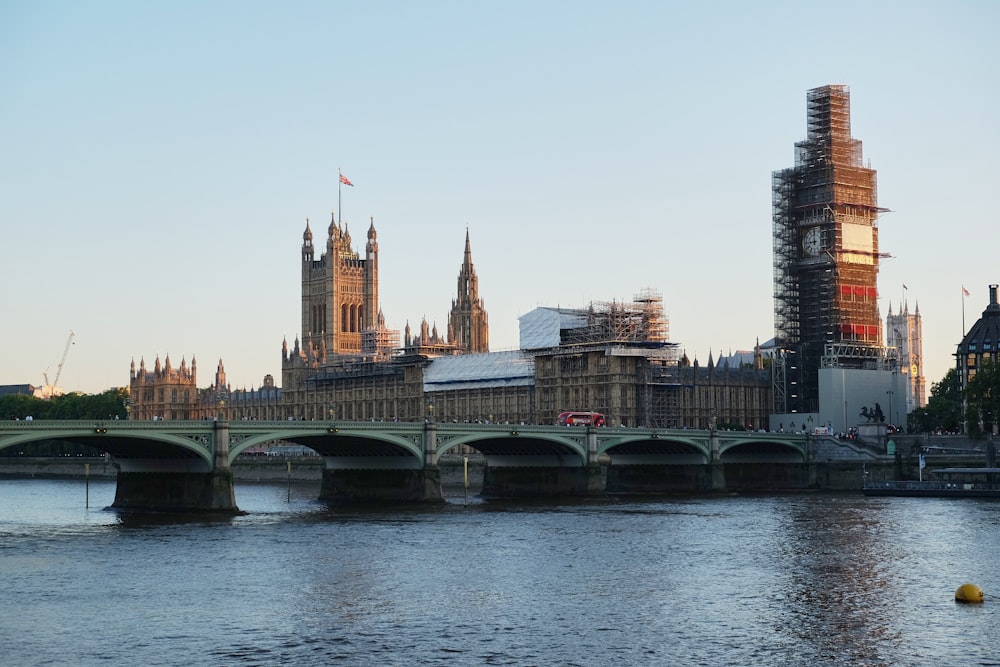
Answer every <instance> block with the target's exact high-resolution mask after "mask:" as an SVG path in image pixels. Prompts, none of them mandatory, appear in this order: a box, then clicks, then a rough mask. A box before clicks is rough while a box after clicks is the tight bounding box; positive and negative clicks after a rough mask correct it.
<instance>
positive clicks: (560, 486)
mask: <svg viewBox="0 0 1000 667" xmlns="http://www.w3.org/2000/svg"><path fill="white" fill-rule="evenodd" d="M603 490H604V482H603V479H602V474H601V467H600V466H599V465H588V466H526V467H513V466H491V465H490V462H489V457H487V459H486V465H485V466H484V467H483V488H482V491H481V495H483V496H485V497H488V498H489V497H492V498H555V497H567V496H591V495H599V494H601V493H602V492H603Z"/></svg>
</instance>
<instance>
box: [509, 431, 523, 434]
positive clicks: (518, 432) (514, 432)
mask: <svg viewBox="0 0 1000 667" xmlns="http://www.w3.org/2000/svg"><path fill="white" fill-rule="evenodd" d="M510 434H511V435H521V432H520V431H511V432H510Z"/></svg>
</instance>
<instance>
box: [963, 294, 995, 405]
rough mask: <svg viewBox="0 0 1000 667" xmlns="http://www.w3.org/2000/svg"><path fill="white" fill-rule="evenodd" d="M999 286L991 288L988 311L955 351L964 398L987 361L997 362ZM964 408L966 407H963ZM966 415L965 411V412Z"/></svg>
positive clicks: (971, 328)
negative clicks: (967, 388)
mask: <svg viewBox="0 0 1000 667" xmlns="http://www.w3.org/2000/svg"><path fill="white" fill-rule="evenodd" d="M997 290H998V286H997V285H990V286H989V295H990V300H989V303H987V304H986V310H984V311H983V314H982V316H980V318H979V319H978V320H976V323H975V324H973V325H972V326H971V327H970V328H969V331H968V333H966V334H965V336H964V337H963V338H962V342H961V343H959V344H958V349H957V350H956V351H955V362H956V371H957V373H958V382H959V388H960V389H961V391H962V394H963V396H964V394H965V389H966V387H968V386H969V381H970V380H972V378H974V377H976V372H977V371H978V370H979V369H980V368H982V366H983V364H984V363H986V362H987V361H992V362H994V363H995V362H996V361H997V359H998V357H997V354H998V351H1000V302H998V300H997ZM963 407H964V406H963ZM963 413H964V410H963Z"/></svg>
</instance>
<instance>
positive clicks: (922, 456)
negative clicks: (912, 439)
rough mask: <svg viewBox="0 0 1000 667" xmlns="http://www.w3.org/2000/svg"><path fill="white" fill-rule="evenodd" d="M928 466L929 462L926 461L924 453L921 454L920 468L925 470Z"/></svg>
mask: <svg viewBox="0 0 1000 667" xmlns="http://www.w3.org/2000/svg"><path fill="white" fill-rule="evenodd" d="M926 466H927V462H926V461H924V455H923V454H921V455H920V469H921V470H923V469H924V468H925V467H926Z"/></svg>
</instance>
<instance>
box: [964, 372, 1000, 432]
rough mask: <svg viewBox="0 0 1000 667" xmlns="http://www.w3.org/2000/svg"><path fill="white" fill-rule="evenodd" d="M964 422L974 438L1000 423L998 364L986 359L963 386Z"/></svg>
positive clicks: (999, 373) (991, 429) (991, 430)
mask: <svg viewBox="0 0 1000 667" xmlns="http://www.w3.org/2000/svg"><path fill="white" fill-rule="evenodd" d="M965 422H966V425H967V428H968V433H969V435H971V436H972V437H974V438H978V437H982V436H983V434H985V433H992V432H993V429H994V428H995V427H996V426H997V425H998V423H1000V364H998V363H996V362H995V361H993V360H992V359H988V360H986V361H984V362H983V363H982V365H980V366H979V368H977V369H976V374H975V375H973V376H972V377H971V378H970V379H969V382H968V384H967V385H966V387H965Z"/></svg>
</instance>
